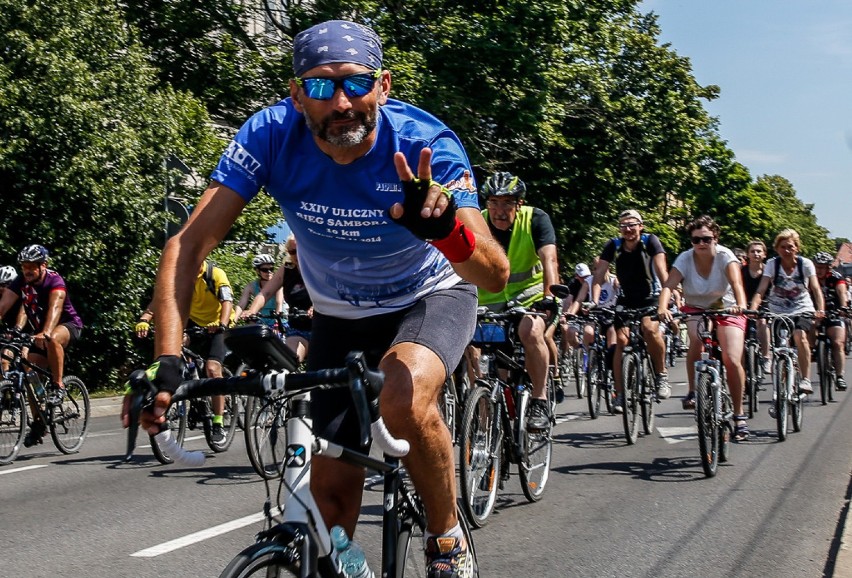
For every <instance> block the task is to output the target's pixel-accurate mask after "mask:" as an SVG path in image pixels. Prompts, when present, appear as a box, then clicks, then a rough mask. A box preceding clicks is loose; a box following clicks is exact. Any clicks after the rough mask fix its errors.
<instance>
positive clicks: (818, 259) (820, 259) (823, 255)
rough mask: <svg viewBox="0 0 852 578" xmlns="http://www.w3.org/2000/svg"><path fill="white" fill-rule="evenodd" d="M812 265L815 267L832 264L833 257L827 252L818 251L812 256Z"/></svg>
mask: <svg viewBox="0 0 852 578" xmlns="http://www.w3.org/2000/svg"><path fill="white" fill-rule="evenodd" d="M814 263H816V264H817V265H831V264H832V263H834V257H832V256H831V253H829V252H828V251H820V252H819V253H817V254H816V255H814Z"/></svg>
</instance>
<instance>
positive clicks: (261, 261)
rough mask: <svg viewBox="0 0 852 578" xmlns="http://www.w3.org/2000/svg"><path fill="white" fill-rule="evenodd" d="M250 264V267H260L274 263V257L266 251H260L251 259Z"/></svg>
mask: <svg viewBox="0 0 852 578" xmlns="http://www.w3.org/2000/svg"><path fill="white" fill-rule="evenodd" d="M251 264H252V267H254V268H255V269H257V268H258V267H262V266H264V265H275V259H273V258H272V255H268V254H267V253H261V254H259V255H258V256H257V257H255V258H254V259H252V260H251Z"/></svg>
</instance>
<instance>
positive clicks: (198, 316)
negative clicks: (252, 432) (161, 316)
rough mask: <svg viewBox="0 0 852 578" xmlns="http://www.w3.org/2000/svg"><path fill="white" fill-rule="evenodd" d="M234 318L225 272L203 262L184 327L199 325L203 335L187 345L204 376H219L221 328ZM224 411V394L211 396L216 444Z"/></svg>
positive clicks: (143, 325) (148, 313) (146, 326)
mask: <svg viewBox="0 0 852 578" xmlns="http://www.w3.org/2000/svg"><path fill="white" fill-rule="evenodd" d="M152 305H153V304H149V305H148V307H147V308H145V311H143V312H142V315H140V316H139V322H138V323H137V324H136V335H137V336H138V337H139V338H144V337H146V336H147V335H148V331H149V330H150V328H151V325H150V323H151V320H152V319H153V318H154V312H153V311H152V310H151V309H152ZM233 320H234V295H233V291H232V290H231V283H230V281H228V275H227V274H225V272H224V271H223V270H222V269H220V268H219V267H217V266H216V265H214V264H213V262H212V261H204V262H202V263H201V268H200V269H199V270H198V275H197V276H196V278H195V287H194V288H193V292H192V302H191V303H190V306H189V321H188V322H187V328H192V327H202V328H205V329H206V330H207V333H206V334H202V335H200V336H194V337H193V338H192V339H191V341H190V343H189V345H188V347H189V348H190V349H192V350H193V351H195V352H197V353H198V354H199V355H201V357H203V358H204V360H205V363H204V367H205V369H206V370H207V377H222V364H223V363H224V361H225V354H226V353H227V348H226V347H225V333H224V331H225V329H227V328H228V327H229V326H230V325H231V323H232V322H233ZM224 413H225V396H222V395H214V396H213V414H214V415H213V431H212V432H211V439H212V440H213V442H215V443H217V444H222V443H223V442H224V441H225V432H224V428H223V427H222V424H223V422H224V418H223V417H222V416H223V414H224Z"/></svg>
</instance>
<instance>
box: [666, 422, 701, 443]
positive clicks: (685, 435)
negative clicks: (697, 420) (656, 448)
mask: <svg viewBox="0 0 852 578" xmlns="http://www.w3.org/2000/svg"><path fill="white" fill-rule="evenodd" d="M657 431H658V432H660V435H661V436H662V438H663V439H664V440H666V441H667V442H668V443H670V444H679V443H680V442H688V441H691V440H697V439H698V428H697V427H696V426H694V425H693V426H688V427H660V426H657Z"/></svg>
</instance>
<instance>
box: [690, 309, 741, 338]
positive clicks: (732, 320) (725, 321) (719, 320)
mask: <svg viewBox="0 0 852 578" xmlns="http://www.w3.org/2000/svg"><path fill="white" fill-rule="evenodd" d="M680 310H681V312H682V313H687V314H692V313H704V312H705V311H707V310H706V309H700V308H698V307H691V306H689V305H684V306H683V307H681V308H680ZM714 321H715V323H716V325H717V326H719V327H738V328H739V329H740V331H742V332H743V333H745V330H746V323H747V322H748V320H747V319H746V317H745V315H719V316H718V317H716V318H714Z"/></svg>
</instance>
